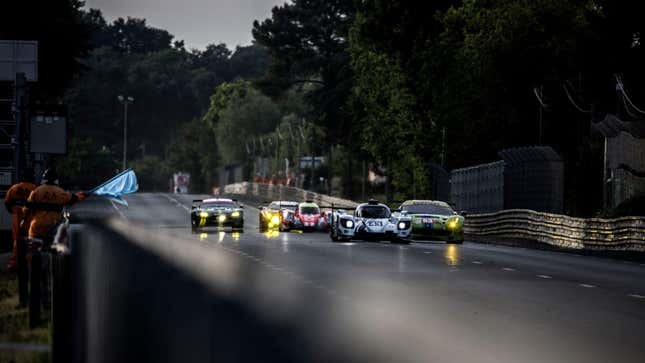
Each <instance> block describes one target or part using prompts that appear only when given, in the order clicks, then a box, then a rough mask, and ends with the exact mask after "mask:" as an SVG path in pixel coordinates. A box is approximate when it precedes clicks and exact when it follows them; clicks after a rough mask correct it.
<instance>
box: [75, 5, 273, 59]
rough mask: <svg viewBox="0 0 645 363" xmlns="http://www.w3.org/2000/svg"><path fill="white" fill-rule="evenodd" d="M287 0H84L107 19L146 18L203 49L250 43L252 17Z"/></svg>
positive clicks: (263, 15) (266, 13) (261, 15)
mask: <svg viewBox="0 0 645 363" xmlns="http://www.w3.org/2000/svg"><path fill="white" fill-rule="evenodd" d="M285 1H286V0H85V4H86V7H87V8H98V9H100V10H101V11H102V12H103V16H105V17H106V19H107V20H108V21H110V22H111V21H112V20H114V19H116V18H118V17H123V18H125V17H128V16H131V17H136V18H145V19H146V20H147V24H148V25H150V26H153V27H156V28H161V29H165V30H167V31H169V32H170V33H171V34H173V35H174V36H175V39H178V40H180V39H183V40H184V41H186V48H199V49H204V47H205V46H206V45H207V44H210V43H220V42H224V43H226V45H228V47H229V48H230V49H234V48H235V46H237V45H248V44H250V43H251V39H252V38H253V36H252V35H251V28H252V24H253V20H256V19H258V20H263V19H266V18H268V17H269V16H270V15H271V9H272V8H273V7H274V6H275V5H281V4H283V3H284V2H285Z"/></svg>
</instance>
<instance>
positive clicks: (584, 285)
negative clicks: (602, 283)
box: [578, 284, 596, 289]
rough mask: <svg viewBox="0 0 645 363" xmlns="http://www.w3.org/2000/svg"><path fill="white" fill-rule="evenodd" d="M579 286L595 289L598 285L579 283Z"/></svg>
mask: <svg viewBox="0 0 645 363" xmlns="http://www.w3.org/2000/svg"><path fill="white" fill-rule="evenodd" d="M578 286H580V287H584V288H587V289H593V288H594V287H596V285H590V284H578Z"/></svg>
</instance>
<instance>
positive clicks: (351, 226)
mask: <svg viewBox="0 0 645 363" xmlns="http://www.w3.org/2000/svg"><path fill="white" fill-rule="evenodd" d="M345 225H346V227H347V228H353V227H354V222H352V221H349V220H348V221H347V223H345Z"/></svg>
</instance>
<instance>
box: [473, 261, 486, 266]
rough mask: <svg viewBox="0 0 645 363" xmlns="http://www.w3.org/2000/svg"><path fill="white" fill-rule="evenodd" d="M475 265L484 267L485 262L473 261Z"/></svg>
mask: <svg viewBox="0 0 645 363" xmlns="http://www.w3.org/2000/svg"><path fill="white" fill-rule="evenodd" d="M473 263H474V264H475V265H483V264H484V263H483V262H481V261H473Z"/></svg>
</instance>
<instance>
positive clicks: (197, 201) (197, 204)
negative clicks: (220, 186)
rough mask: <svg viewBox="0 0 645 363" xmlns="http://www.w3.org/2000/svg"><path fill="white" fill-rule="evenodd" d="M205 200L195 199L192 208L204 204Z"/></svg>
mask: <svg viewBox="0 0 645 363" xmlns="http://www.w3.org/2000/svg"><path fill="white" fill-rule="evenodd" d="M203 201H204V200H203V199H193V203H192V205H191V207H192V208H196V207H199V205H200V204H202V202H203Z"/></svg>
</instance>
